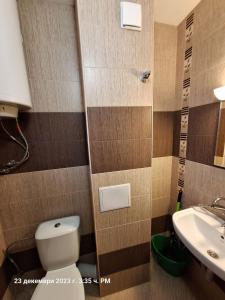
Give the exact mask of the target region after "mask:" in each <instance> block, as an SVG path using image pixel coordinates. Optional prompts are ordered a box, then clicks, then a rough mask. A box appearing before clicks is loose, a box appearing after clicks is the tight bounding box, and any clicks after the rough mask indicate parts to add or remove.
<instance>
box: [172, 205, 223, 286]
mask: <svg viewBox="0 0 225 300" xmlns="http://www.w3.org/2000/svg"><path fill="white" fill-rule="evenodd" d="M223 223H224V221H223V220H222V219H219V218H218V217H216V216H215V215H214V214H212V213H210V212H208V211H207V210H205V209H204V208H200V207H197V206H196V207H193V208H188V209H184V210H181V211H179V212H176V213H175V214H174V215H173V225H174V229H175V231H176V233H177V235H178V237H179V238H180V240H181V241H182V242H183V243H184V245H185V246H186V247H187V248H188V249H189V251H190V252H191V253H192V254H193V255H194V256H195V257H197V258H198V259H199V260H200V261H201V262H202V263H203V264H204V265H205V266H206V267H208V269H209V270H211V271H212V272H213V273H215V274H216V275H218V276H219V277H220V278H222V279H223V280H225V229H224V228H223V227H221V225H222V224H223Z"/></svg>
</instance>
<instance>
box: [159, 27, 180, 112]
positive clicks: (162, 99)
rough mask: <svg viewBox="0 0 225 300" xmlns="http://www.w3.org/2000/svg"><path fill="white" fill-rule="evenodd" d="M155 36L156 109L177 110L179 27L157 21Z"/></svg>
mask: <svg viewBox="0 0 225 300" xmlns="http://www.w3.org/2000/svg"><path fill="white" fill-rule="evenodd" d="M154 37H155V44H154V46H155V49H154V53H155V55H154V60H155V66H154V111H175V110H177V105H176V97H175V79H176V60H177V27H176V26H172V25H166V24H160V23H155V32H154Z"/></svg>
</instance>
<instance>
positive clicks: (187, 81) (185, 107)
mask: <svg viewBox="0 0 225 300" xmlns="http://www.w3.org/2000/svg"><path fill="white" fill-rule="evenodd" d="M193 32H194V13H192V14H191V15H190V16H189V17H188V18H187V19H186V30H185V42H186V45H185V55H184V77H183V78H184V80H183V93H182V110H181V125H180V126H181V130H180V150H179V164H178V185H177V189H178V190H180V189H181V190H183V189H184V173H185V160H186V155H187V140H188V118H189V97H190V89H191V78H190V70H191V66H192V46H190V44H191V40H192V36H193ZM187 77H188V78H187Z"/></svg>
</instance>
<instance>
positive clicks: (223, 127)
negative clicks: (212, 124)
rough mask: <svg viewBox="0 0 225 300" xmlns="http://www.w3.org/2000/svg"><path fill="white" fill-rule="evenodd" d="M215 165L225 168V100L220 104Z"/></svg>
mask: <svg viewBox="0 0 225 300" xmlns="http://www.w3.org/2000/svg"><path fill="white" fill-rule="evenodd" d="M214 165H216V166H219V167H222V168H225V101H223V102H221V104H220V119H219V125H218V131H217V143H216V153H215V156H214Z"/></svg>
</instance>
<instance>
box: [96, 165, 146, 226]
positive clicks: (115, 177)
mask: <svg viewBox="0 0 225 300" xmlns="http://www.w3.org/2000/svg"><path fill="white" fill-rule="evenodd" d="M123 183H130V185H131V207H130V208H124V209H119V210H114V211H109V212H104V213H101V212H100V204H99V192H98V190H99V187H103V186H110V185H117V184H123ZM92 194H93V203H94V213H95V226H96V229H97V230H99V229H103V228H107V227H113V226H118V225H122V224H126V223H131V222H135V221H140V220H143V219H148V218H150V216H151V168H142V169H133V170H125V171H119V172H109V173H99V174H94V175H92Z"/></svg>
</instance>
